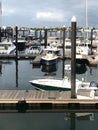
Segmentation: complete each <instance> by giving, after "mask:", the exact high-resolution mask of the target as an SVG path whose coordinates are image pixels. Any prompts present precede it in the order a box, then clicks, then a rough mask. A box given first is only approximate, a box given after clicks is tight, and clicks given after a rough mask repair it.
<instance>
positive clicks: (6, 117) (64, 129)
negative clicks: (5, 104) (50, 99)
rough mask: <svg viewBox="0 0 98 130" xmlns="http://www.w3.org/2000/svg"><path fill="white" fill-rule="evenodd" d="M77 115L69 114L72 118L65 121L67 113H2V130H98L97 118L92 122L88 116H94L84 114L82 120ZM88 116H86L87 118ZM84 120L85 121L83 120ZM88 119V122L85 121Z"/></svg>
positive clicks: (0, 119) (0, 114)
mask: <svg viewBox="0 0 98 130" xmlns="http://www.w3.org/2000/svg"><path fill="white" fill-rule="evenodd" d="M77 114H80V115H81V114H82V115H83V113H74V112H72V113H69V115H70V118H69V119H68V120H66V119H65V116H67V114H66V112H65V113H56V112H52V113H43V112H39V113H25V114H24V113H0V117H1V118H0V129H1V130H13V129H14V130H27V129H29V130H33V129H34V130H83V129H84V130H86V129H89V130H93V129H94V130H97V129H98V125H97V118H98V114H97V113H96V118H95V117H94V118H95V119H94V120H93V121H92V120H89V119H87V118H86V117H87V116H88V117H89V116H92V115H93V116H94V114H92V113H91V114H89V113H84V116H83V117H82V119H81V118H80V119H78V118H77ZM85 115H86V116H85ZM83 118H84V119H83ZM85 118H86V120H85Z"/></svg>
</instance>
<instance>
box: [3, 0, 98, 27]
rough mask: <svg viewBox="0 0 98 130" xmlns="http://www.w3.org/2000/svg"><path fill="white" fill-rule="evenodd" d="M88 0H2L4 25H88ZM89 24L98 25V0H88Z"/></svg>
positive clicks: (91, 25)
mask: <svg viewBox="0 0 98 130" xmlns="http://www.w3.org/2000/svg"><path fill="white" fill-rule="evenodd" d="M85 1H86V0H2V26H15V25H18V26H24V27H44V26H47V27H57V26H63V25H65V26H70V24H71V18H72V16H73V15H74V16H76V19H77V25H78V26H81V27H82V26H86V22H85V21H86V8H85V5H86V4H85ZM87 12H88V13H87V14H88V17H87V18H88V26H89V27H98V0H87Z"/></svg>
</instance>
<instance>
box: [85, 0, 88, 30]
mask: <svg viewBox="0 0 98 130" xmlns="http://www.w3.org/2000/svg"><path fill="white" fill-rule="evenodd" d="M85 17H86V21H85V22H86V28H87V27H88V7H87V0H85Z"/></svg>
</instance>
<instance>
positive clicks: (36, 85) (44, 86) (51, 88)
mask: <svg viewBox="0 0 98 130" xmlns="http://www.w3.org/2000/svg"><path fill="white" fill-rule="evenodd" d="M31 84H32V85H33V86H35V88H36V89H37V90H54V91H70V90H71V88H61V87H54V86H50V85H49V86H48V85H41V84H35V83H31Z"/></svg>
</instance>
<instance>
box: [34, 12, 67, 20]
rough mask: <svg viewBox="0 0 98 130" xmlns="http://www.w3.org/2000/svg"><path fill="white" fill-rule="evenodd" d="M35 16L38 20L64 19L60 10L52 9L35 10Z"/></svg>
mask: <svg viewBox="0 0 98 130" xmlns="http://www.w3.org/2000/svg"><path fill="white" fill-rule="evenodd" d="M36 18H37V19H38V20H42V21H43V20H44V21H59V22H62V21H64V15H63V13H62V12H58V11H57V12H55V11H54V12H52V11H42V12H37V14H36Z"/></svg>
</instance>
